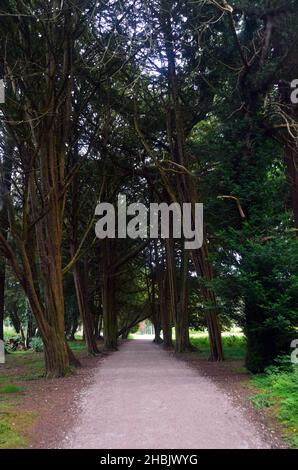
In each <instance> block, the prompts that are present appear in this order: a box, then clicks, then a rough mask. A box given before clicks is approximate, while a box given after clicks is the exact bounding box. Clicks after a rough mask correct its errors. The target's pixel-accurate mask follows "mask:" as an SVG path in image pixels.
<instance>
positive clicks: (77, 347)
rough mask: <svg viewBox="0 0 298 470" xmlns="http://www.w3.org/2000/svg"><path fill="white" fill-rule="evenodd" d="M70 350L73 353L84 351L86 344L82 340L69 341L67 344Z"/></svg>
mask: <svg viewBox="0 0 298 470" xmlns="http://www.w3.org/2000/svg"><path fill="white" fill-rule="evenodd" d="M68 344H69V347H70V349H72V351H74V352H80V351H86V343H85V341H82V340H76V341H69V342H68Z"/></svg>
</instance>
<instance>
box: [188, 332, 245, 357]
mask: <svg viewBox="0 0 298 470" xmlns="http://www.w3.org/2000/svg"><path fill="white" fill-rule="evenodd" d="M190 338H191V344H192V345H193V346H194V347H195V348H197V349H198V352H199V354H200V355H201V356H202V357H208V356H209V352H210V343H209V338H208V336H207V334H206V333H192V334H191V337H190ZM222 341H223V348H224V355H225V358H226V359H244V357H245V351H246V339H245V337H244V336H243V335H242V334H240V333H235V334H227V333H226V334H225V333H224V334H223V338H222Z"/></svg>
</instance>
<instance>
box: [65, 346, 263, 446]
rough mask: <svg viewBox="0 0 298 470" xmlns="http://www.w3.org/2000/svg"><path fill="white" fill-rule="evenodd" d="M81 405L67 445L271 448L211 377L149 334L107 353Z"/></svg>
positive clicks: (85, 392)
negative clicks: (150, 338) (149, 336)
mask: <svg viewBox="0 0 298 470" xmlns="http://www.w3.org/2000/svg"><path fill="white" fill-rule="evenodd" d="M79 408H80V412H79V418H78V420H77V423H76V425H75V426H74V428H73V429H72V430H71V431H70V432H69V433H68V434H67V435H66V437H65V439H64V442H63V445H62V447H63V448H72V449H73V448H83V449H85V448H91V449H137V448H138V449H142V448H151V449H182V448H184V449H210V448H211V449H247V448H250V449H259V448H270V445H269V444H268V443H267V442H265V441H264V440H263V439H262V437H261V436H260V435H259V433H258V430H257V428H256V427H255V426H254V424H252V423H250V422H249V421H248V419H247V417H246V416H245V415H244V412H243V411H242V410H239V409H237V408H235V406H234V405H233V403H232V401H231V400H230V399H229V398H228V397H227V396H226V395H225V394H224V393H223V392H222V391H221V390H220V389H218V388H217V386H216V385H215V384H214V383H213V382H212V381H210V380H209V379H207V378H205V377H203V376H202V375H200V373H199V372H198V371H196V370H194V369H193V368H191V367H189V366H188V365H187V364H186V363H185V362H183V361H179V360H177V359H175V357H173V356H171V355H170V354H169V353H168V352H166V351H164V350H163V349H162V348H161V347H159V346H156V345H154V344H153V343H152V342H151V341H144V340H135V341H128V342H126V343H124V344H123V345H122V346H121V348H120V350H119V351H117V352H116V353H114V354H112V355H110V356H108V357H107V358H106V359H105V360H104V361H103V362H102V363H101V365H100V367H99V368H98V370H97V371H96V373H95V376H94V383H93V384H92V385H91V386H89V387H88V388H87V390H85V391H84V393H83V395H82V397H81V399H80V403H79Z"/></svg>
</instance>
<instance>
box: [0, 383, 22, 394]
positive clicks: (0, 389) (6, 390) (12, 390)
mask: <svg viewBox="0 0 298 470" xmlns="http://www.w3.org/2000/svg"><path fill="white" fill-rule="evenodd" d="M23 391H24V387H19V386H18V385H13V384H12V385H6V386H4V387H0V394H2V393H20V392H23Z"/></svg>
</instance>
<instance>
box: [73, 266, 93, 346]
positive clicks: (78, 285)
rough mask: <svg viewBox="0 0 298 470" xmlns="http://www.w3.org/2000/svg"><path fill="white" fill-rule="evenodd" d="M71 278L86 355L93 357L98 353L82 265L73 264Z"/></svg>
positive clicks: (84, 271)
mask: <svg viewBox="0 0 298 470" xmlns="http://www.w3.org/2000/svg"><path fill="white" fill-rule="evenodd" d="M73 277H74V283H75V289H76V296H77V302H78V306H79V311H80V315H81V319H82V322H83V326H84V333H85V341H86V344H87V350H88V354H91V355H94V354H96V353H98V352H99V351H98V349H97V345H96V336H95V328H94V326H95V325H94V319H93V315H92V313H91V312H90V308H89V305H88V285H87V282H86V270H85V266H83V264H82V263H80V262H77V263H76V264H75V266H74V268H73Z"/></svg>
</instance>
